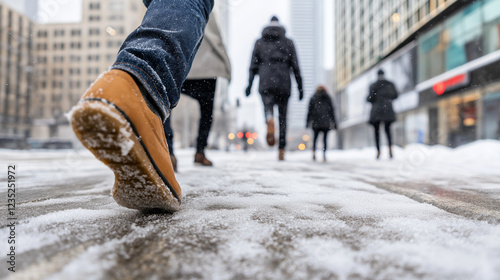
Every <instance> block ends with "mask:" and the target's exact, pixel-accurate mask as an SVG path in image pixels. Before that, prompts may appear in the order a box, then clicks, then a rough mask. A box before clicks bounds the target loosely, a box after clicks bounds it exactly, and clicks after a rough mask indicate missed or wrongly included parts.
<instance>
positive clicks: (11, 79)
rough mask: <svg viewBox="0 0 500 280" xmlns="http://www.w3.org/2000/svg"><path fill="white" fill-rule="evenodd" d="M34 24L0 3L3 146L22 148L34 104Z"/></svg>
mask: <svg viewBox="0 0 500 280" xmlns="http://www.w3.org/2000/svg"><path fill="white" fill-rule="evenodd" d="M34 29H35V26H34V23H33V22H32V21H31V20H30V19H29V18H28V17H26V16H24V15H23V14H21V13H19V12H17V11H15V10H13V9H12V8H10V7H9V6H7V5H5V4H2V3H0V112H1V113H0V146H2V147H12V148H22V147H23V146H25V145H26V142H25V141H24V140H25V139H26V138H27V137H29V136H30V135H31V122H32V115H31V106H32V105H33V104H34V102H35V101H34V100H33V97H34V88H33V79H34V69H33V66H34V63H33V61H34V48H33V44H34V38H33V36H32V34H33V31H34Z"/></svg>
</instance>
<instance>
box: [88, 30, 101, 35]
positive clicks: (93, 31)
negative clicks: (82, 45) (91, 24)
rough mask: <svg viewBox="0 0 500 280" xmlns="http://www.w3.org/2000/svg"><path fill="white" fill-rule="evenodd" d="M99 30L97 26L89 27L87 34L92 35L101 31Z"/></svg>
mask: <svg viewBox="0 0 500 280" xmlns="http://www.w3.org/2000/svg"><path fill="white" fill-rule="evenodd" d="M100 31H101V30H100V29H99V28H91V29H89V35H90V36H92V35H99V34H100V33H101V32H100Z"/></svg>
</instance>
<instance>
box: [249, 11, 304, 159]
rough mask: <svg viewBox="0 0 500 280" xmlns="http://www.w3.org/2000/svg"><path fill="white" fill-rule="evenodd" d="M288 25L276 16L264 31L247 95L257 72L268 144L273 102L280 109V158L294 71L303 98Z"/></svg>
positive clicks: (272, 136)
mask: <svg viewBox="0 0 500 280" xmlns="http://www.w3.org/2000/svg"><path fill="white" fill-rule="evenodd" d="M285 33H286V31H285V28H284V27H283V26H282V25H281V24H279V21H278V18H277V17H275V16H274V17H273V18H272V19H271V23H270V24H269V25H268V26H266V27H265V28H264V30H263V31H262V37H261V38H260V39H258V40H257V42H255V47H254V50H253V54H252V61H251V65H250V75H249V80H248V87H247V89H246V95H247V96H249V95H250V93H251V88H252V83H253V79H254V77H255V75H259V77H260V84H259V92H260V94H261V96H262V101H263V103H264V113H265V118H266V123H267V138H266V140H267V143H268V144H269V146H273V145H274V144H275V143H274V142H275V139H274V116H273V115H274V114H273V111H274V105H277V106H278V110H279V127H280V133H279V149H280V153H279V159H280V160H283V159H284V153H285V146H286V114H287V107H288V99H289V98H290V88H291V84H292V82H291V79H290V74H291V72H293V74H294V75H295V79H296V80H297V85H298V88H299V100H302V98H303V97H304V91H303V89H302V77H301V75H300V69H299V62H298V59H297V53H296V51H295V46H294V44H293V41H292V40H290V39H288V38H287V37H286V36H285Z"/></svg>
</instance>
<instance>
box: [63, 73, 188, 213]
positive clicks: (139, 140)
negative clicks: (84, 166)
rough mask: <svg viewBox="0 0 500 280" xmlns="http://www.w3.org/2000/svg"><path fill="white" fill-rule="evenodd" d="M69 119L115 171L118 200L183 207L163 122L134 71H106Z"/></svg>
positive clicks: (144, 206) (154, 206)
mask: <svg viewBox="0 0 500 280" xmlns="http://www.w3.org/2000/svg"><path fill="white" fill-rule="evenodd" d="M68 117H69V120H70V122H71V126H72V127H73V130H74V132H75V134H76V136H77V137H78V139H80V141H81V142H82V144H83V145H84V146H85V147H86V148H87V149H89V150H90V151H91V152H92V153H93V154H94V155H95V156H96V157H97V159H99V160H100V161H102V162H103V163H104V164H106V165H107V166H108V167H109V168H111V170H112V171H113V172H114V173H115V183H114V186H113V189H112V192H111V193H112V195H113V198H114V199H115V200H116V202H117V203H118V204H120V205H122V206H124V207H127V208H133V209H139V210H146V209H164V210H167V211H176V210H179V208H180V205H181V197H182V193H181V188H180V186H179V184H178V183H177V180H176V179H175V175H174V170H173V167H172V163H171V161H170V155H169V153H168V147H167V142H166V139H165V133H164V132H163V125H162V122H161V120H160V118H159V117H158V116H157V115H156V114H154V113H153V112H152V111H151V110H150V109H149V107H148V106H147V105H146V102H145V100H144V98H143V97H142V94H141V92H140V90H139V88H138V87H137V84H136V83H135V81H134V79H133V78H132V77H131V76H130V75H129V74H128V73H126V72H124V71H121V70H110V71H109V72H106V73H104V74H103V75H102V76H101V77H99V78H98V79H97V81H96V82H95V83H94V84H93V85H92V86H91V87H90V88H89V89H88V90H87V92H86V93H85V94H84V95H83V97H82V99H81V100H80V102H79V103H78V104H77V105H76V106H75V107H74V108H73V109H72V111H71V112H70V113H69V114H68Z"/></svg>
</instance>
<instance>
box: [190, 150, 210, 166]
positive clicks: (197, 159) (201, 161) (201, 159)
mask: <svg viewBox="0 0 500 280" xmlns="http://www.w3.org/2000/svg"><path fill="white" fill-rule="evenodd" d="M194 163H195V164H196V165H203V166H212V165H213V163H212V162H211V161H209V160H208V159H207V157H206V156H205V154H203V153H196V154H195V155H194Z"/></svg>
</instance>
